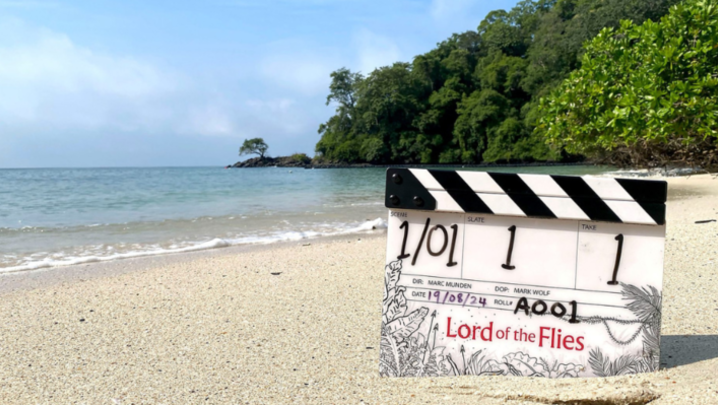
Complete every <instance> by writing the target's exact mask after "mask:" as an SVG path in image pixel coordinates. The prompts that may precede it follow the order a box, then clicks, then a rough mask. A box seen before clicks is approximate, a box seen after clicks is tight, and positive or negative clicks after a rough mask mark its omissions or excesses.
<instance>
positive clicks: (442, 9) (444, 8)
mask: <svg viewBox="0 0 718 405" xmlns="http://www.w3.org/2000/svg"><path fill="white" fill-rule="evenodd" d="M473 3H475V2H474V1H472V0H432V2H431V8H430V10H431V16H432V17H433V18H434V19H435V20H438V21H441V22H449V21H450V20H451V19H454V18H457V17H460V18H462V19H463V17H464V16H465V14H466V12H467V11H468V10H469V9H470V8H471V6H472V4H473Z"/></svg>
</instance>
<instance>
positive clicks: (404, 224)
mask: <svg viewBox="0 0 718 405" xmlns="http://www.w3.org/2000/svg"><path fill="white" fill-rule="evenodd" d="M430 221H431V219H430V218H427V219H426V225H425V226H424V232H423V233H422V234H421V240H420V241H419V245H418V246H417V249H416V252H415V254H414V260H413V261H412V262H411V264H412V265H414V264H416V259H417V258H418V256H419V250H420V249H421V246H422V244H423V243H424V238H425V237H426V231H427V230H428V228H429V224H430V223H431V222H430ZM399 229H403V230H404V237H403V239H402V241H401V253H400V254H399V256H397V257H396V258H397V259H406V258H407V257H409V256H411V253H406V240H407V239H408V238H409V221H404V222H402V223H401V226H399ZM436 229H440V230H442V231H443V233H444V246H443V247H442V248H441V250H439V252H436V253H435V252H432V251H431V245H430V242H431V236H432V235H433V233H434V230H436ZM451 230H452V231H453V234H452V236H451V249H450V250H449V262H448V263H446V266H447V267H453V266H456V265H457V264H458V263H457V262H455V261H454V252H455V250H456V237H457V235H458V233H459V226H458V225H456V224H454V225H451ZM447 236H448V235H447V233H446V228H444V227H443V226H442V225H437V226H435V227H434V228H432V229H431V231H430V232H429V238H428V239H429V240H427V243H426V249H427V250H428V251H429V254H430V255H432V256H439V255H441V254H442V253H444V250H445V249H446V244H447V242H448V241H447Z"/></svg>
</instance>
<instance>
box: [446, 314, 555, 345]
mask: <svg viewBox="0 0 718 405" xmlns="http://www.w3.org/2000/svg"><path fill="white" fill-rule="evenodd" d="M449 319H451V318H449ZM544 329H545V330H549V329H551V328H547V327H545V326H542V327H541V329H540V332H539V347H543V340H544V339H548V338H549V336H548V335H546V336H544V334H543V332H544Z"/></svg>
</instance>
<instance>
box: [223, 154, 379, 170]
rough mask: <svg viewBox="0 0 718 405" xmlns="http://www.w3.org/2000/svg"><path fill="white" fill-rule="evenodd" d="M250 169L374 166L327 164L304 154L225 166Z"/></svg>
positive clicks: (265, 158)
mask: <svg viewBox="0 0 718 405" xmlns="http://www.w3.org/2000/svg"><path fill="white" fill-rule="evenodd" d="M251 167H302V168H305V169H313V168H316V169H330V168H338V167H374V165H372V164H368V163H359V164H346V163H327V162H322V161H320V160H318V159H312V158H310V157H309V156H307V155H306V154H304V153H295V154H293V155H291V156H278V157H274V158H273V157H269V156H264V157H254V158H250V159H247V160H244V161H240V162H237V163H235V164H231V165H227V166H226V168H227V169H230V168H251Z"/></svg>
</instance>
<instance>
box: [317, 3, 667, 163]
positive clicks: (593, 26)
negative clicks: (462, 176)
mask: <svg viewBox="0 0 718 405" xmlns="http://www.w3.org/2000/svg"><path fill="white" fill-rule="evenodd" d="M676 1H678V0H521V1H519V2H518V4H517V5H516V6H515V7H514V8H512V9H511V10H509V11H505V10H495V11H493V12H491V13H489V14H488V15H487V16H486V18H485V19H484V20H483V21H481V22H480V24H479V26H478V28H477V30H476V31H467V32H464V33H460V34H453V35H452V36H451V37H449V38H447V39H446V40H445V41H442V42H440V43H438V44H437V45H436V47H435V48H434V49H431V50H429V51H428V52H426V53H424V54H421V55H418V56H416V57H415V58H414V59H413V61H412V62H411V63H395V64H393V65H391V66H386V67H381V68H378V69H376V70H374V71H373V72H369V73H367V74H366V76H362V75H360V74H359V73H353V72H351V71H349V70H348V69H346V68H342V69H339V70H337V71H335V72H333V73H332V74H331V78H332V81H331V84H330V86H329V96H328V97H327V103H328V104H330V103H335V104H336V106H337V108H336V111H335V114H334V115H333V116H332V117H331V118H329V120H327V122H325V123H323V124H321V125H320V127H319V134H320V136H321V138H320V140H319V142H318V143H317V146H316V152H317V156H318V157H319V158H321V159H326V160H330V161H339V162H372V163H437V162H438V163H460V162H461V163H479V162H483V161H489V162H493V161H534V160H541V161H543V160H555V159H561V158H567V155H566V154H565V153H564V152H563V151H561V150H560V149H552V148H549V146H548V145H547V144H546V142H545V140H544V138H542V137H541V136H539V135H537V134H536V133H534V131H533V129H534V128H535V126H536V125H537V122H538V120H539V119H540V118H541V114H542V113H541V112H540V111H539V109H538V106H539V99H540V98H541V97H543V96H545V95H547V94H548V93H550V92H551V91H552V90H553V89H555V88H556V87H557V86H558V85H560V83H561V82H562V81H563V80H564V79H565V78H566V77H568V75H569V73H570V72H571V71H573V70H574V69H576V68H578V67H579V66H580V62H581V60H580V56H581V54H582V52H583V48H582V44H583V43H584V42H585V41H586V40H589V39H591V38H592V37H593V36H595V35H596V34H598V33H599V31H600V30H601V29H602V28H603V27H618V25H619V21H620V19H630V20H632V21H634V23H636V24H640V23H642V22H643V21H644V20H646V19H647V18H653V19H656V18H660V17H661V16H663V15H664V14H665V13H667V11H668V8H669V6H670V5H671V4H673V3H675V2H676Z"/></svg>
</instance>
